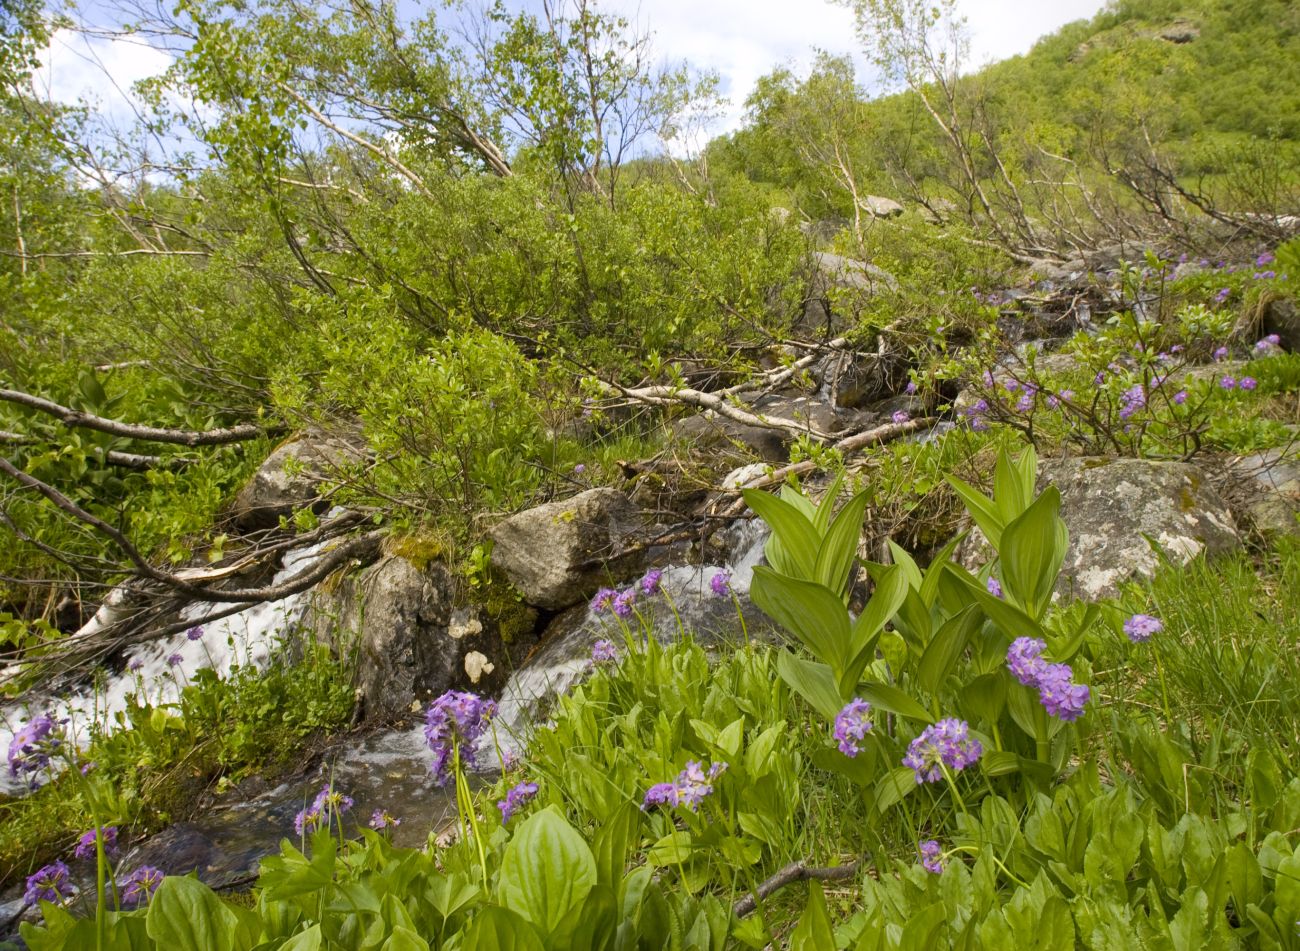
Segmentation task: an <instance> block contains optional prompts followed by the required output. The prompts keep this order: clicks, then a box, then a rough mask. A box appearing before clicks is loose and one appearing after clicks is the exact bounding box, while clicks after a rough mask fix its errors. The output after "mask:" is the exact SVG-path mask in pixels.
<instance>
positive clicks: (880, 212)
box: [862, 195, 903, 218]
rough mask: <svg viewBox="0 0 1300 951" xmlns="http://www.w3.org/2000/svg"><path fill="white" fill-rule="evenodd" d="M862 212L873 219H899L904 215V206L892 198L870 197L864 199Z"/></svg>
mask: <svg viewBox="0 0 1300 951" xmlns="http://www.w3.org/2000/svg"><path fill="white" fill-rule="evenodd" d="M862 210H863V211H865V212H866V213H867V214H869V215H871V217H873V218H897V217H898V216H899V215H901V214H902V213H903V206H902V205H900V204H899V203H898V202H896V201H894V199H892V198H882V197H881V196H879V195H868V196H867V197H866V198H864V199H862Z"/></svg>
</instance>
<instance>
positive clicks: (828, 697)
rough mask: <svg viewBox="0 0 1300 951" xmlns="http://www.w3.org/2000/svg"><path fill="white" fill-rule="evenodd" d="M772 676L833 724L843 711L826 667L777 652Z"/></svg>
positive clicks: (836, 689) (836, 690) (830, 674)
mask: <svg viewBox="0 0 1300 951" xmlns="http://www.w3.org/2000/svg"><path fill="white" fill-rule="evenodd" d="M776 672H777V673H778V674H780V675H781V679H782V680H784V681H785V682H786V683H787V684H789V685H790V689H791V690H793V691H794V692H795V693H797V694H799V696H801V697H803V698H804V700H806V701H808V703H809V704H810V705H811V706H812V708H813V709H814V710H816V711H817V712H818V713H820V714H821V715H822V716H823V717H825V718H826V719H827V720H834V719H835V716H836V714H838V713H839V712H840V710H842V709H843V708H844V703H843V701H841V700H840V692H839V688H838V686H837V685H836V682H835V674H834V673H832V672H831V669H830V667H828V666H827V665H825V664H819V663H816V662H815V661H811V660H805V659H804V658H802V657H798V656H796V655H795V654H793V653H791V652H790V651H781V652H780V653H778V654H777V655H776Z"/></svg>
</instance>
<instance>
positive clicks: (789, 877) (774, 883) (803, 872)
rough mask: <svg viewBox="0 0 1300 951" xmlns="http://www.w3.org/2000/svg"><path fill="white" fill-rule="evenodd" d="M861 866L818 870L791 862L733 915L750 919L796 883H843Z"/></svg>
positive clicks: (740, 903)
mask: <svg viewBox="0 0 1300 951" xmlns="http://www.w3.org/2000/svg"><path fill="white" fill-rule="evenodd" d="M861 864H862V863H861V862H853V863H850V864H849V865H831V866H829V867H826V868H817V867H815V866H807V865H804V864H803V863H802V862H791V863H790V864H789V865H787V866H786V867H785V868H783V869H781V870H780V871H779V872H777V873H776V874H775V875H773V876H772V877H771V878H769V879H766V880H764V881H762V882H760V883H759V885H758V888H756V889H754V891H753V892H751V893H750V894H748V895H746V896H745V897H744V898H742V899H740V901H738V902H736V903H735V904H734V905H732V906H731V913H732V914H733V915H735V916H736V917H737V918H745V917H748V916H749V915H752V914H753V913H754V911H755V910H756V909H757V908H758V904H759V902H761V901H763V900H764V899H765V898H767V897H768V896H770V895H772V894H773V893H774V892H777V891H780V890H781V889H782V888H785V886H787V885H790V884H793V883H794V882H806V881H808V880H809V879H816V880H817V881H819V882H842V881H845V880H847V879H850V878H854V877H855V876H856V875H857V874H858V867H859V866H860V865H861Z"/></svg>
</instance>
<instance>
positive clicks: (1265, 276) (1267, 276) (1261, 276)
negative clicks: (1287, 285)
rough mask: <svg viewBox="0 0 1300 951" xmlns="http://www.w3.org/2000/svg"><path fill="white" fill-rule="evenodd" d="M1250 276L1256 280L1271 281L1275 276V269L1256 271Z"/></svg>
mask: <svg viewBox="0 0 1300 951" xmlns="http://www.w3.org/2000/svg"><path fill="white" fill-rule="evenodd" d="M1251 277H1252V278H1254V279H1255V280H1257V281H1271V280H1273V278H1275V277H1277V271H1256V272H1255V273H1254V274H1252V275H1251Z"/></svg>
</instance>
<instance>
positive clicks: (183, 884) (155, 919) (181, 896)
mask: <svg viewBox="0 0 1300 951" xmlns="http://www.w3.org/2000/svg"><path fill="white" fill-rule="evenodd" d="M145 920H146V923H147V927H148V931H149V937H151V938H153V940H154V941H155V942H156V943H157V944H158V946H159V947H160V948H203V949H204V951H234V949H235V931H236V929H237V928H238V926H239V919H238V918H237V917H236V916H235V913H234V912H233V911H231V910H230V909H229V908H227V907H226V906H225V904H223V903H222V901H221V899H220V898H218V897H217V894H216V892H214V891H213V890H212V889H210V888H208V886H206V885H204V884H203V883H202V882H200V881H198V880H197V879H194V878H180V877H176V876H168V877H167V878H164V879H163V881H162V884H161V885H159V886H158V890H157V891H156V892H154V895H153V898H151V899H150V900H149V911H148V913H147V914H146V916H145Z"/></svg>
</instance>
